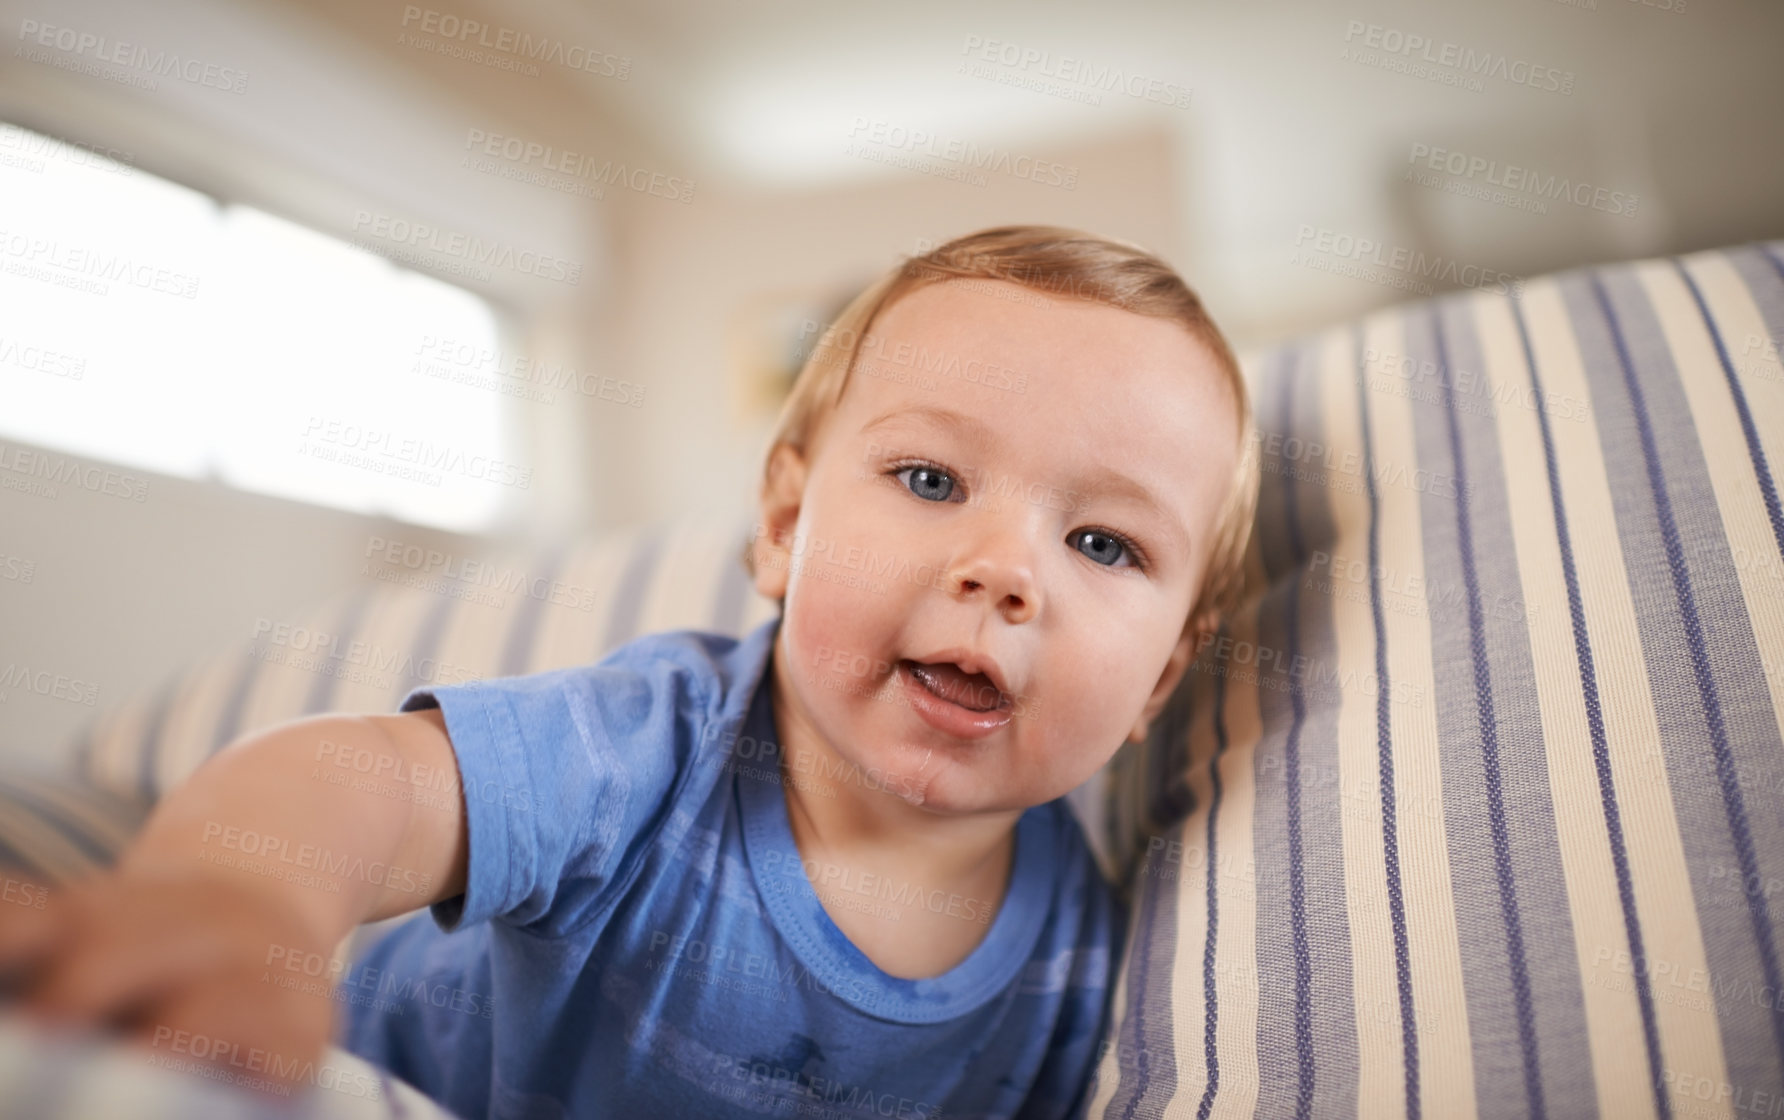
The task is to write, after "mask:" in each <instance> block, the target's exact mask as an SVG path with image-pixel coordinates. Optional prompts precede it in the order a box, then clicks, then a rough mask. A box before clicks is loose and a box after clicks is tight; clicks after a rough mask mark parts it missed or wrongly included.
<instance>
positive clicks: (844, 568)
mask: <svg viewBox="0 0 1784 1120" xmlns="http://www.w3.org/2000/svg"><path fill="white" fill-rule="evenodd" d="M993 293H996V294H993ZM870 333H871V335H872V337H873V338H874V339H875V342H874V344H873V345H872V346H870V347H864V348H863V350H862V352H861V354H860V356H859V357H858V358H857V359H856V364H855V367H854V369H853V371H852V372H851V373H850V375H849V382H848V386H847V389H846V391H845V392H844V393H843V398H842V400H841V402H840V403H839V405H838V406H837V408H836V410H835V411H834V412H833V413H832V414H831V415H830V416H829V417H828V419H827V420H825V421H823V423H822V430H821V432H820V433H819V435H818V436H817V438H816V439H815V440H814V441H813V442H812V443H811V444H810V445H809V446H808V447H807V449H806V450H807V456H806V457H804V458H801V457H800V456H799V455H798V453H797V452H794V451H792V449H790V448H783V449H782V451H781V454H783V455H784V456H785V457H786V458H785V460H784V461H785V462H787V463H789V464H790V465H791V469H790V470H789V472H788V473H787V474H786V475H785V476H783V477H784V481H783V484H782V489H781V491H780V493H781V494H782V495H783V496H784V500H783V501H782V502H781V503H780V504H779V505H777V504H776V502H775V500H774V498H773V494H772V491H773V490H774V487H772V486H771V487H770V491H771V493H770V494H769V495H767V496H765V498H764V504H763V510H762V521H763V524H762V526H761V527H760V528H759V530H758V532H759V534H761V535H762V537H763V539H762V540H760V541H759V542H758V545H757V554H756V556H757V570H758V578H757V587H758V589H759V590H761V591H762V592H763V593H764V594H765V595H768V596H769V597H771V598H773V597H778V596H781V595H783V594H784V596H785V604H784V614H783V620H782V624H781V629H780V634H779V637H778V639H777V643H776V649H775V672H776V675H777V677H778V678H779V680H778V684H779V685H780V687H781V694H782V695H783V696H785V697H787V698H788V699H789V700H790V701H791V703H792V705H793V708H794V710H793V711H791V712H786V713H782V726H783V734H785V735H787V736H788V737H789V738H792V737H793V736H795V735H798V734H815V736H817V737H819V738H821V739H822V741H823V743H824V744H827V746H828V749H829V751H834V753H835V754H836V755H838V756H840V757H841V758H842V759H845V760H847V761H848V762H851V763H853V764H855V765H856V766H858V767H859V768H860V769H861V770H862V771H863V772H865V774H866V776H867V777H868V779H869V780H870V781H871V783H872V784H873V786H874V787H875V788H880V787H883V788H884V789H885V790H887V791H888V792H890V793H893V794H897V795H900V796H903V797H905V798H906V800H908V801H911V802H913V803H917V804H922V805H925V806H927V807H928V808H930V809H931V810H934V811H943V812H974V811H989V810H999V809H1016V808H1022V807H1026V806H1029V805H1035V804H1040V803H1042V802H1045V801H1049V800H1051V799H1053V798H1055V797H1058V796H1060V795H1061V794H1064V793H1066V792H1068V791H1069V790H1071V789H1072V788H1073V787H1075V786H1077V785H1078V784H1080V783H1081V782H1083V781H1084V780H1085V779H1086V778H1088V777H1089V776H1090V775H1091V774H1092V773H1094V772H1095V770H1096V769H1097V768H1098V767H1099V766H1101V765H1102V764H1103V763H1104V762H1105V761H1107V759H1108V758H1109V756H1110V755H1111V754H1113V753H1114V752H1115V750H1116V748H1118V747H1119V746H1120V745H1121V742H1122V741H1123V739H1125V738H1127V737H1129V736H1130V734H1133V733H1135V731H1136V729H1137V725H1138V723H1139V721H1140V720H1141V719H1142V718H1143V716H1146V715H1148V714H1150V713H1151V712H1155V711H1156V709H1157V707H1158V706H1159V705H1160V704H1161V703H1162V701H1163V700H1164V699H1165V697H1166V696H1168V693H1169V689H1170V686H1171V685H1172V684H1174V683H1175V681H1176V679H1177V678H1178V676H1179V675H1180V673H1181V670H1182V664H1183V663H1184V662H1185V661H1186V660H1187V657H1186V656H1185V655H1186V654H1188V653H1189V652H1192V651H1191V650H1189V648H1188V644H1187V643H1188V641H1189V639H1187V638H1186V637H1185V636H1184V622H1185V619H1186V617H1187V614H1188V611H1189V608H1190V606H1191V604H1192V602H1193V600H1194V598H1195V593H1196V591H1197V589H1198V588H1199V587H1200V584H1201V580H1202V578H1203V576H1204V574H1205V572H1206V570H1207V566H1208V564H1209V561H1210V548H1211V542H1210V539H1209V538H1210V535H1211V533H1212V531H1213V529H1214V522H1215V517H1216V513H1217V510H1218V507H1219V504H1220V502H1221V500H1222V498H1223V496H1224V489H1225V487H1226V485H1227V483H1228V481H1229V480H1230V479H1231V477H1232V474H1233V469H1234V466H1235V462H1236V456H1237V455H1238V453H1239V449H1238V443H1237V439H1236V437H1235V435H1234V429H1235V427H1236V425H1237V414H1236V411H1235V407H1234V404H1233V402H1232V401H1231V400H1230V398H1229V396H1228V390H1227V389H1226V387H1225V385H1224V383H1223V378H1222V377H1221V375H1220V372H1219V367H1218V365H1217V364H1216V360H1215V358H1214V356H1213V355H1212V354H1211V353H1210V352H1209V351H1208V350H1207V349H1206V348H1205V347H1204V346H1203V345H1202V344H1201V343H1199V342H1197V341H1196V340H1195V339H1194V338H1193V337H1192V336H1191V335H1190V334H1189V333H1188V332H1187V331H1186V330H1185V329H1184V328H1183V327H1181V326H1179V325H1177V324H1175V323H1172V322H1169V321H1166V320H1162V319H1154V318H1148V317H1145V316H1140V315H1136V314H1133V313H1131V312H1127V311H1122V310H1120V309H1117V308H1113V307H1108V306H1103V305H1098V304H1091V303H1086V302H1083V301H1076V300H1064V299H1053V298H1050V297H1047V296H1044V295H1041V294H1038V293H1036V292H1033V291H1031V290H1029V289H1026V288H1022V287H1019V286H1017V285H1014V284H1010V283H1007V282H1002V281H975V282H973V283H972V284H970V285H962V284H960V283H958V282H944V283H940V284H932V285H929V286H927V287H924V288H920V289H918V290H917V291H915V292H913V293H911V294H909V295H907V296H905V297H904V298H902V299H900V300H899V301H897V302H896V303H894V304H893V305H892V306H891V307H890V308H888V309H886V310H885V311H883V312H882V313H881V315H880V318H879V320H878V322H876V323H875V325H874V328H873V330H872V331H871V332H870ZM907 345H908V350H905V349H902V348H903V347H905V346H907ZM924 363H927V364H928V365H929V367H930V369H929V370H926V369H925V368H924ZM1019 379H1020V380H1019ZM1018 385H1020V387H1021V391H1016V387H1017V386H1018ZM777 526H778V527H779V528H780V529H782V530H783V531H790V533H791V537H790V539H786V540H784V541H783V542H782V545H781V547H780V548H779V549H775V548H773V547H770V546H769V545H768V539H767V538H768V535H769V534H770V533H771V531H772V529H773V528H775V527H777ZM1173 654H1176V662H1177V663H1176V664H1173V663H1172V662H1173ZM963 662H964V663H966V667H968V668H971V669H972V670H974V672H973V673H972V674H970V675H968V674H964V673H962V672H961V671H960V664H961V663H963ZM925 663H927V664H925ZM948 663H953V664H952V665H950V664H948ZM938 693H939V695H938ZM788 728H791V729H792V730H788Z"/></svg>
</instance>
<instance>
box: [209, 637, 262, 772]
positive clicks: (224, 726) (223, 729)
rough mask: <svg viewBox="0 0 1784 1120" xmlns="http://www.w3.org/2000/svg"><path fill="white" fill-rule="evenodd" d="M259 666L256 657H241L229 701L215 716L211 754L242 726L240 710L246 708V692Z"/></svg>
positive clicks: (219, 748) (221, 746) (230, 690)
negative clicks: (215, 727)
mask: <svg viewBox="0 0 1784 1120" xmlns="http://www.w3.org/2000/svg"><path fill="white" fill-rule="evenodd" d="M260 664H261V662H260V659H259V658H257V657H252V656H249V655H245V654H244V655H241V657H240V664H239V665H237V666H236V671H235V683H234V684H231V685H230V686H229V699H228V700H227V701H226V702H225V703H224V705H223V711H222V712H220V713H218V715H217V729H216V731H215V733H213V734H212V736H211V750H210V753H211V754H216V753H217V752H218V751H220V750H222V749H223V748H224V747H227V746H228V745H229V744H230V743H231V742H232V741H233V740H234V739H235V735H236V731H237V730H238V729H239V728H240V727H241V725H242V709H243V708H245V707H246V706H247V703H248V691H249V689H250V688H251V687H252V686H253V684H254V678H255V676H257V675H258V671H259V669H260Z"/></svg>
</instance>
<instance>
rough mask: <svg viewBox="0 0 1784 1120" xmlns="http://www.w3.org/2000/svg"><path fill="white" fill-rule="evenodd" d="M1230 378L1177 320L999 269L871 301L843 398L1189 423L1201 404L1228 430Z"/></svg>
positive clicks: (1199, 426)
mask: <svg viewBox="0 0 1784 1120" xmlns="http://www.w3.org/2000/svg"><path fill="white" fill-rule="evenodd" d="M1229 380H1230V378H1229V376H1228V374H1227V371H1226V370H1225V369H1224V368H1223V366H1222V362H1221V358H1220V357H1219V356H1218V355H1217V354H1216V353H1215V351H1214V350H1213V349H1212V348H1211V347H1210V346H1208V345H1207V344H1206V343H1204V342H1203V341H1202V339H1200V338H1199V337H1197V335H1196V334H1195V333H1194V332H1192V331H1191V330H1190V329H1189V328H1188V327H1187V326H1186V325H1184V324H1183V323H1181V322H1179V321H1177V320H1174V319H1166V318H1161V317H1158V316H1148V315H1141V314H1138V313H1135V312H1133V311H1129V310H1126V309H1124V308H1120V307H1116V306H1113V305H1110V304H1106V303H1096V302H1092V301H1089V300H1081V299H1059V298H1055V297H1051V296H1048V295H1046V294H1044V293H1040V292H1034V291H1031V290H1028V289H1026V288H1023V287H1022V286H1020V285H1017V284H1013V283H1010V282H1007V281H979V282H972V281H961V280H950V281H948V282H946V283H940V284H932V285H928V286H926V287H923V288H919V289H917V290H916V291H914V292H909V293H906V294H905V295H904V296H903V297H901V298H900V299H898V300H896V301H894V302H893V303H891V304H890V305H888V306H887V307H885V308H882V309H881V312H880V313H879V314H878V315H876V316H875V317H874V321H873V323H872V324H871V325H870V327H869V328H868V330H867V331H866V332H864V333H863V335H862V336H861V337H860V339H859V340H858V345H857V347H856V349H855V353H854V355H853V361H852V362H851V363H850V364H849V370H848V376H847V379H846V384H845V386H844V388H843V401H844V402H847V401H849V400H850V398H851V396H852V397H853V398H854V401H855V402H856V403H858V404H859V405H860V408H859V409H857V411H868V410H872V409H874V408H877V407H879V406H880V405H881V403H882V402H883V401H887V400H892V399H896V398H900V397H903V398H908V399H910V400H911V401H912V402H917V401H920V400H922V399H924V398H929V399H932V400H945V401H946V403H947V404H948V405H949V407H951V408H953V409H955V410H957V411H960V412H963V413H967V414H969V415H979V416H984V417H988V418H991V419H1007V418H1012V417H1013V418H1018V419H1029V420H1032V419H1037V418H1040V417H1045V416H1058V415H1061V414H1066V415H1070V416H1071V417H1072V418H1073V419H1074V421H1075V423H1076V425H1077V426H1078V427H1079V428H1082V429H1085V430H1090V431H1095V430H1098V429H1104V428H1110V427H1121V426H1123V425H1126V426H1130V427H1131V426H1134V425H1139V426H1142V427H1158V426H1160V425H1161V424H1164V425H1168V424H1169V423H1170V422H1172V421H1179V422H1181V423H1182V424H1183V426H1184V429H1185V430H1184V433H1183V434H1185V435H1190V434H1198V435H1200V434H1206V431H1207V426H1206V425H1205V424H1203V423H1198V422H1195V417H1197V416H1198V415H1203V414H1208V413H1214V414H1217V415H1219V416H1223V417H1225V418H1227V421H1228V422H1229V423H1230V424H1231V429H1230V430H1233V431H1236V429H1237V423H1236V422H1237V413H1236V402H1234V400H1233V396H1232V392H1233V390H1232V388H1231V387H1230V386H1229V384H1228V382H1229ZM857 390H859V392H857ZM875 415H877V413H875Z"/></svg>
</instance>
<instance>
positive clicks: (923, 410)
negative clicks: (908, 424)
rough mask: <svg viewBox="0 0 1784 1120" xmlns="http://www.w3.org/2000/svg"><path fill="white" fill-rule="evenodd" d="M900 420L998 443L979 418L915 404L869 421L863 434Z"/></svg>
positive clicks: (930, 405) (928, 405)
mask: <svg viewBox="0 0 1784 1120" xmlns="http://www.w3.org/2000/svg"><path fill="white" fill-rule="evenodd" d="M898 420H927V421H929V422H930V423H932V424H936V425H939V426H941V427H944V428H953V429H954V430H955V431H957V432H959V433H960V434H961V435H964V436H967V437H969V438H972V439H975V440H977V441H979V442H980V443H984V444H995V443H997V442H998V441H997V436H996V435H995V434H994V433H993V432H992V431H991V429H990V427H988V426H987V425H986V424H985V422H984V421H982V420H980V419H979V418H978V417H976V416H968V415H967V414H966V413H964V412H957V411H955V410H954V409H952V408H944V407H942V406H941V405H935V404H915V405H910V406H908V407H900V408H895V409H893V410H892V411H891V412H888V413H885V414H884V415H882V416H879V417H877V418H875V419H873V420H870V421H868V422H867V423H866V424H865V425H863V426H862V428H861V434H862V435H866V434H867V433H868V432H871V431H873V430H874V429H875V428H880V427H884V426H885V425H887V424H890V423H893V422H894V421H898Z"/></svg>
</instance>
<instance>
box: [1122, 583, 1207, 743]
mask: <svg viewBox="0 0 1784 1120" xmlns="http://www.w3.org/2000/svg"><path fill="white" fill-rule="evenodd" d="M1219 628H1220V615H1219V614H1218V612H1215V611H1212V610H1210V611H1207V612H1204V613H1203V614H1200V615H1198V616H1196V617H1195V618H1193V619H1191V620H1190V621H1189V622H1188V623H1187V624H1186V625H1185V626H1184V627H1183V633H1182V634H1181V635H1179V636H1178V638H1177V644H1176V645H1174V646H1172V647H1171V655H1170V657H1168V658H1166V660H1165V668H1164V672H1162V673H1160V674H1159V676H1158V683H1157V684H1155V685H1153V686H1152V695H1150V696H1148V697H1147V698H1146V706H1145V707H1143V708H1141V709H1140V718H1139V719H1137V720H1135V721H1134V726H1133V728H1132V730H1130V731H1129V732H1128V733H1127V741H1128V742H1130V743H1143V742H1145V741H1146V731H1147V729H1148V728H1150V727H1151V726H1152V721H1153V720H1155V719H1157V718H1158V713H1160V712H1162V711H1164V707H1165V704H1167V703H1168V702H1169V701H1170V699H1171V693H1173V692H1175V691H1177V685H1178V683H1179V682H1180V681H1182V680H1183V674H1184V673H1186V672H1188V671H1189V667H1190V666H1191V665H1193V664H1195V660H1196V658H1197V657H1198V656H1200V655H1201V652H1202V646H1203V644H1204V643H1205V642H1206V640H1207V638H1208V636H1209V635H1211V634H1213V633H1214V632H1215V631H1216V630H1218V629H1219Z"/></svg>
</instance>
